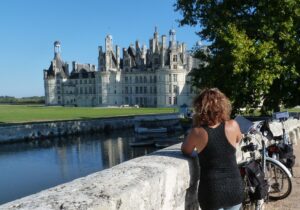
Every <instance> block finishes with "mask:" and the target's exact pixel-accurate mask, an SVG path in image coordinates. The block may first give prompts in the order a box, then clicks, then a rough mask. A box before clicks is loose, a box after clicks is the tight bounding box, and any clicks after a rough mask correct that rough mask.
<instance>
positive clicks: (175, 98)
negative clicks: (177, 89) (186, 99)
mask: <svg viewBox="0 0 300 210" xmlns="http://www.w3.org/2000/svg"><path fill="white" fill-rule="evenodd" d="M173 99H174V104H175V105H177V97H176V96H175V97H174V98H173Z"/></svg>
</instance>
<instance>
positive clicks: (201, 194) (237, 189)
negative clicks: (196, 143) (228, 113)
mask: <svg viewBox="0 0 300 210" xmlns="http://www.w3.org/2000/svg"><path fill="white" fill-rule="evenodd" d="M203 128H204V129H205V130H206V132H207V134H208V142H207V145H206V147H205V148H204V149H203V150H202V151H201V152H200V153H199V154H198V157H199V163H200V183H199V189H198V200H199V204H200V207H201V209H202V210H206V209H209V210H212V209H219V208H226V207H230V206H234V205H237V204H240V203H242V201H243V182H242V178H241V175H240V172H239V169H238V166H237V162H236V157H235V152H236V149H235V148H234V147H233V146H232V145H231V144H230V143H229V141H228V140H227V137H226V135H225V123H221V124H220V125H219V126H218V127H216V128H209V127H203Z"/></svg>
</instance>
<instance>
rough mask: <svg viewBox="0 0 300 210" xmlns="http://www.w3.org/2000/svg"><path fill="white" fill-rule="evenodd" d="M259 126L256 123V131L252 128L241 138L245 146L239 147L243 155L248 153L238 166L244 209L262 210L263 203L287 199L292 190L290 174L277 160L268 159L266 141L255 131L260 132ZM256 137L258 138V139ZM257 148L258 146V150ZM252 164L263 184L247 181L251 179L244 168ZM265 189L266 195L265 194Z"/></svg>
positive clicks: (259, 124) (260, 124)
mask: <svg viewBox="0 0 300 210" xmlns="http://www.w3.org/2000/svg"><path fill="white" fill-rule="evenodd" d="M261 126H262V123H258V125H257V128H256V129H253V126H252V129H250V131H248V132H247V133H246V134H245V137H244V138H243V142H244V143H245V144H246V145H245V146H243V147H241V150H242V152H243V153H247V152H249V153H250V156H249V157H248V158H247V159H246V162H244V163H241V164H240V170H241V175H242V177H243V179H244V182H245V199H244V202H243V208H244V209H249V208H250V209H253V208H255V210H260V209H263V206H264V202H265V201H267V200H268V199H271V200H279V199H283V198H285V197H287V196H288V195H289V194H290V193H291V190H292V183H291V173H290V172H289V170H288V169H287V168H286V167H285V166H284V165H283V164H282V163H280V162H279V161H278V160H275V159H273V158H271V157H269V156H268V154H267V150H266V143H265V141H266V140H265V138H264V136H263V135H262V133H260V132H259V131H257V130H260V127H261ZM257 136H259V137H260V138H259V139H258V138H257ZM253 139H254V140H255V141H256V143H257V145H255V144H253ZM258 146H260V149H259V148H258ZM253 162H256V163H257V164H256V165H257V166H256V167H257V168H259V169H258V171H259V170H260V172H259V173H261V174H262V175H263V180H264V181H265V183H264V182H263V181H260V183H259V184H257V185H256V186H253V183H251V182H250V181H249V180H250V179H251V178H253V177H249V174H247V173H246V171H247V170H246V168H247V166H248V165H249V164H253ZM243 170H244V173H243ZM250 175H251V174H250ZM266 189H267V193H266V192H265V191H266ZM257 191H261V192H257ZM253 195H258V196H253Z"/></svg>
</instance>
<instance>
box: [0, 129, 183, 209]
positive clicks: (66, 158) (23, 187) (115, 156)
mask: <svg viewBox="0 0 300 210" xmlns="http://www.w3.org/2000/svg"><path fill="white" fill-rule="evenodd" d="M159 139H160V140H161V141H160V143H159V142H158V144H156V147H155V146H154V145H147V146H141V145H139V146H138V147H137V144H136V146H132V143H136V142H141V141H144V142H148V143H149V141H150V143H151V142H152V140H153V143H155V141H154V140H155V138H150V137H149V138H146V136H137V135H136V134H134V132H133V131H132V130H125V131H120V130H117V131H113V132H112V133H110V134H94V135H84V136H76V137H74V136H73V137H66V138H56V139H52V140H41V141H32V142H26V143H14V144H0V205H1V204H3V203H6V202H9V201H12V200H15V199H18V198H21V197H24V196H27V195H30V194H33V193H37V192H39V191H41V190H44V189H47V188H50V187H53V186H56V185H58V184H62V183H65V182H69V181H71V180H73V179H76V178H79V177H82V176H86V175H88V174H91V173H93V172H97V171H101V170H103V169H106V168H110V167H112V166H115V165H117V164H119V163H121V162H123V161H126V160H129V159H132V158H135V157H139V156H143V155H146V154H149V153H151V152H153V151H155V150H158V149H159V148H158V147H157V146H167V145H165V144H164V143H163V140H164V139H165V140H166V142H169V143H170V144H172V143H173V141H174V143H175V142H176V141H178V142H179V141H180V140H181V139H182V135H181V134H176V135H175V134H172V135H166V136H163V137H160V138H159ZM170 139H171V141H170Z"/></svg>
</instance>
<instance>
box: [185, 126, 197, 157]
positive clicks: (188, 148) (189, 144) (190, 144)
mask: <svg viewBox="0 0 300 210" xmlns="http://www.w3.org/2000/svg"><path fill="white" fill-rule="evenodd" d="M197 137H198V134H197V132H196V130H195V128H193V129H191V130H190V132H189V134H188V136H187V137H186V139H185V140H184V142H183V143H182V145H181V151H182V153H183V154H186V155H191V154H192V153H193V151H194V149H195V148H196V142H197V141H196V140H197Z"/></svg>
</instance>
